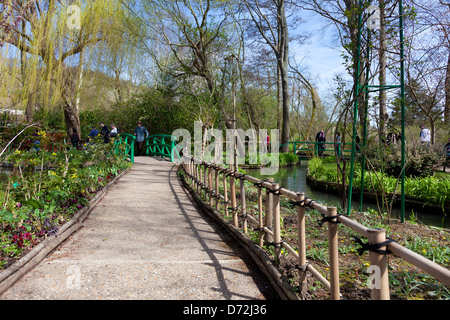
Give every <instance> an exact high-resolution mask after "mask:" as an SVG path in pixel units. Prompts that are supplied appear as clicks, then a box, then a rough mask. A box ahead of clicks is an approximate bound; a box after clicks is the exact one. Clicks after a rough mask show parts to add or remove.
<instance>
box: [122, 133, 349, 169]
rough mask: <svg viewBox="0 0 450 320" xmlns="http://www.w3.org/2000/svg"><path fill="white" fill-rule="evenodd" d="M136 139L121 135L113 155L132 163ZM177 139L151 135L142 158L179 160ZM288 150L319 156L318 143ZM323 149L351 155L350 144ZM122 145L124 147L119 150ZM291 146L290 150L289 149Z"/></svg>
mask: <svg viewBox="0 0 450 320" xmlns="http://www.w3.org/2000/svg"><path fill="white" fill-rule="evenodd" d="M135 141H136V137H135V136H134V135H131V134H128V133H122V134H120V135H119V136H118V138H117V139H116V140H115V142H114V143H115V145H116V149H115V153H123V154H124V157H125V158H127V159H128V160H129V161H131V162H134V145H135ZM176 141H177V137H175V136H172V135H168V134H153V135H150V136H148V137H147V138H146V139H145V140H144V146H143V148H144V156H149V157H152V156H158V157H163V158H168V159H170V161H171V162H175V161H180V160H181V154H180V152H181V147H179V146H178V145H177V143H176ZM288 144H289V150H290V151H292V152H293V153H294V154H296V155H298V157H299V159H300V160H309V159H311V158H313V157H317V156H319V147H320V144H321V143H319V142H312V141H289V142H288ZM323 144H324V145H325V149H323V155H324V156H331V155H336V154H339V155H340V156H346V154H351V152H352V144H351V143H334V142H324V143H323ZM122 145H124V146H125V147H122V148H120V146H122ZM291 145H292V148H291Z"/></svg>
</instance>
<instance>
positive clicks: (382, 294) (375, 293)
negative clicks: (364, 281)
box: [367, 229, 390, 300]
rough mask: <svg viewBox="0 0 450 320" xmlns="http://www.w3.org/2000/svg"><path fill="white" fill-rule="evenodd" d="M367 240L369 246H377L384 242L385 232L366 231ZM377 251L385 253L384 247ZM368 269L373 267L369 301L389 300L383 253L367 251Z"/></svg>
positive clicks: (377, 230) (384, 255) (385, 257)
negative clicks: (372, 281)
mask: <svg viewBox="0 0 450 320" xmlns="http://www.w3.org/2000/svg"><path fill="white" fill-rule="evenodd" d="M367 232H368V234H367V239H368V240H369V245H379V244H380V243H384V242H386V231H385V230H383V229H369V230H367ZM377 250H380V251H385V250H386V247H385V246H384V247H380V248H377ZM369 261H370V267H371V268H373V267H374V266H375V270H373V269H371V270H372V271H374V274H373V277H374V279H373V280H374V283H372V288H371V289H372V290H371V293H370V295H371V299H372V300H389V299H390V293H389V275H388V268H387V256H386V254H383V253H378V252H374V251H371V250H369Z"/></svg>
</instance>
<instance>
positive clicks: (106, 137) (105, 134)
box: [70, 122, 119, 149]
mask: <svg viewBox="0 0 450 320" xmlns="http://www.w3.org/2000/svg"><path fill="white" fill-rule="evenodd" d="M99 126H100V131H99V130H97V128H96V127H95V126H92V128H91V131H90V132H89V134H88V137H87V139H86V143H89V142H91V141H92V140H94V139H95V138H96V137H97V136H98V135H100V136H101V137H102V139H103V142H104V143H108V142H109V141H110V138H114V137H116V136H117V135H118V134H119V129H118V128H117V127H116V125H115V124H114V123H111V130H109V128H108V126H106V125H105V124H104V123H103V122H100V123H99ZM70 142H71V143H72V146H73V147H74V148H77V149H80V148H81V139H80V136H79V135H78V133H77V130H76V129H74V130H73V132H72V134H71V135H70Z"/></svg>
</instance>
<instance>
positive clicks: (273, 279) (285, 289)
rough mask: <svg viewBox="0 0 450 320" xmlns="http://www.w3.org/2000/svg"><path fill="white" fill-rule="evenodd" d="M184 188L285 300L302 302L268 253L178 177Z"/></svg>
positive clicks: (182, 178)
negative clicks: (222, 216)
mask: <svg viewBox="0 0 450 320" xmlns="http://www.w3.org/2000/svg"><path fill="white" fill-rule="evenodd" d="M178 178H179V180H180V183H181V184H182V186H183V187H184V188H185V189H187V190H188V191H189V194H190V195H191V196H192V198H193V200H194V201H195V203H197V204H198V205H199V206H200V207H201V208H202V209H203V211H204V212H205V213H206V214H207V215H208V216H210V217H212V218H213V219H214V220H215V221H217V222H218V223H219V224H220V225H221V226H223V227H224V228H225V229H226V230H227V232H228V233H229V234H230V235H231V236H232V237H233V238H234V239H235V240H236V241H237V242H238V243H239V244H240V245H241V246H242V247H243V248H244V249H245V251H246V252H247V253H248V254H249V256H250V257H251V258H252V260H253V261H254V262H255V263H256V265H257V266H258V267H259V269H260V270H261V271H262V272H263V273H264V274H265V275H266V277H267V278H268V279H269V281H270V283H271V284H272V286H273V287H274V288H275V290H276V291H277V293H278V294H279V295H280V297H281V299H283V300H300V298H299V297H298V296H297V294H296V293H295V292H294V291H293V288H292V286H291V285H290V284H289V283H288V281H287V279H286V277H284V276H283V275H282V273H281V272H280V270H279V269H278V268H277V267H276V266H275V265H274V264H273V263H272V260H271V259H270V257H269V256H268V255H267V253H266V252H265V251H264V250H263V249H262V248H261V247H260V246H258V245H257V244H256V243H254V242H253V241H252V240H251V239H249V238H247V237H246V236H245V235H244V234H242V233H241V231H240V230H239V229H238V228H236V227H235V226H234V225H232V224H231V223H229V222H227V221H225V220H223V219H222V218H221V216H220V214H219V212H218V211H217V210H216V209H214V208H212V207H211V206H210V205H209V204H207V203H204V202H203V201H201V200H200V199H199V198H198V196H197V194H196V193H195V192H194V190H193V189H192V188H191V187H190V186H189V185H188V184H187V182H186V181H185V179H184V177H180V176H178Z"/></svg>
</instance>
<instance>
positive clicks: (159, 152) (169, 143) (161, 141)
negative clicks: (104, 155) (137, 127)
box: [114, 133, 181, 163]
mask: <svg viewBox="0 0 450 320" xmlns="http://www.w3.org/2000/svg"><path fill="white" fill-rule="evenodd" d="M176 140H177V137H175V136H172V135H167V134H154V135H150V136H148V137H147V138H146V139H145V140H144V155H145V156H148V157H152V156H158V157H163V158H168V159H170V161H171V162H175V161H179V160H181V155H180V151H181V148H180V147H179V146H178V145H177V144H176ZM135 141H136V137H135V136H134V135H131V134H128V133H122V134H120V135H119V136H118V138H117V139H116V140H115V142H114V144H115V146H116V148H115V149H114V152H115V153H116V154H117V153H122V154H123V155H124V158H127V159H128V160H129V161H131V162H133V163H134V145H135Z"/></svg>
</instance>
